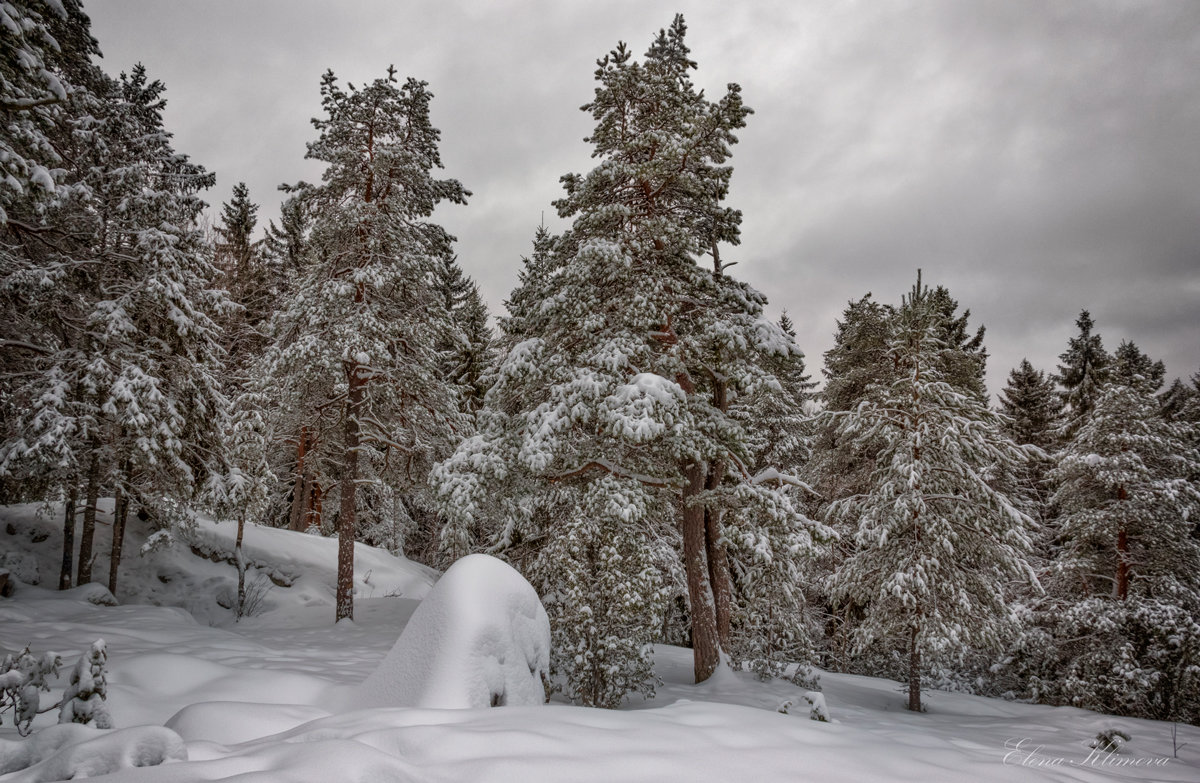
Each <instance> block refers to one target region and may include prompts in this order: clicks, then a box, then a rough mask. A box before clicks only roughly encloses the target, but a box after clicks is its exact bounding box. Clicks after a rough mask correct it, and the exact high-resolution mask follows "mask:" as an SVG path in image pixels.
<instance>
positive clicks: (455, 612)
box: [349, 555, 550, 709]
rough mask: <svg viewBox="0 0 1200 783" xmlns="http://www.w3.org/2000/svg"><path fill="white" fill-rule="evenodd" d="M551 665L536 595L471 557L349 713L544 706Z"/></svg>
mask: <svg viewBox="0 0 1200 783" xmlns="http://www.w3.org/2000/svg"><path fill="white" fill-rule="evenodd" d="M549 665H550V622H549V620H548V619H547V617H546V610H545V609H543V608H542V602H541V601H540V600H539V599H538V595H537V592H536V591H535V590H534V589H533V587H532V586H531V585H530V584H529V582H526V581H525V578H524V577H522V576H521V575H520V574H519V573H517V572H516V571H515V570H514V569H513V568H512V567H511V566H509V565H507V564H506V563H503V562H501V561H500V560H497V559H496V558H494V557H489V556H488V555H468V556H467V557H464V558H462V559H461V560H458V561H457V562H455V563H454V565H452V566H451V567H450V569H449V570H448V571H446V573H445V575H444V576H442V578H441V579H440V580H438V582H437V584H436V585H434V587H433V590H432V591H430V593H429V595H428V596H426V597H425V600H424V601H422V602H421V605H420V606H418V607H417V610H416V611H415V612H413V616H412V619H411V620H409V622H408V625H407V626H405V628H404V631H403V632H402V633H401V634H400V638H399V639H397V640H396V644H395V645H394V646H393V647H392V649H391V651H390V652H388V654H387V655H386V656H385V657H384V659H383V661H382V662H381V663H380V664H379V668H378V669H376V670H375V672H374V673H373V674H372V675H371V676H369V677H368V678H367V679H366V681H365V682H363V684H362V685H361V686H360V687H359V688H358V689H357V690H356V691H355V692H354V694H353V702H352V704H351V705H349V706H352V707H356V708H360V707H426V708H435V709H469V708H474V707H488V706H492V707H497V706H502V705H533V704H542V703H543V702H544V701H545V689H544V687H543V685H542V679H543V677H545V676H546V675H547V674H548V671H549Z"/></svg>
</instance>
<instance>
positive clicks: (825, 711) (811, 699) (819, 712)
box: [804, 691, 829, 723]
mask: <svg viewBox="0 0 1200 783" xmlns="http://www.w3.org/2000/svg"><path fill="white" fill-rule="evenodd" d="M804 700H805V701H806V702H808V708H809V709H808V717H809V718H810V719H811V720H816V721H820V722H821V723H829V707H827V706H826V705H825V694H823V693H818V692H817V691H808V692H807V693H805V694H804Z"/></svg>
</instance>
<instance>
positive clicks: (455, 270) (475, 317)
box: [436, 256, 495, 414]
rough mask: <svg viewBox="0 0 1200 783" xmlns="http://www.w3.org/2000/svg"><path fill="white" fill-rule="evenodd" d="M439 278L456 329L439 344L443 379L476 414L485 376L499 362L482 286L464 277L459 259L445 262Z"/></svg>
mask: <svg viewBox="0 0 1200 783" xmlns="http://www.w3.org/2000/svg"><path fill="white" fill-rule="evenodd" d="M436 279H437V287H438V291H439V292H440V293H441V295H442V300H443V303H444V305H445V307H446V311H447V312H448V313H450V318H451V321H452V323H453V325H454V327H455V328H454V330H453V331H451V332H450V333H448V334H446V335H444V336H443V337H442V339H441V340H439V343H438V350H439V351H440V352H441V354H442V377H443V378H444V379H445V381H446V382H447V383H450V384H453V385H455V386H457V387H458V388H459V393H460V396H461V399H462V407H463V412H464V413H469V414H473V413H474V412H475V411H477V410H479V407H480V406H481V405H482V404H483V395H484V393H485V392H486V391H487V387H486V386H485V385H484V382H483V377H484V375H485V374H486V373H487V371H488V368H489V367H490V366H491V364H492V362H493V361H494V359H495V355H494V354H495V351H494V349H493V348H492V332H491V329H489V328H488V324H487V319H488V312H487V305H485V304H484V303H483V297H482V296H480V294H479V286H478V285H476V284H475V281H474V280H472V279H471V278H469V277H467V276H466V275H465V274H463V271H462V267H460V266H459V265H458V259H457V257H455V256H447V257H446V258H444V259H442V261H441V265H440V266H439V268H438V274H437V278H436Z"/></svg>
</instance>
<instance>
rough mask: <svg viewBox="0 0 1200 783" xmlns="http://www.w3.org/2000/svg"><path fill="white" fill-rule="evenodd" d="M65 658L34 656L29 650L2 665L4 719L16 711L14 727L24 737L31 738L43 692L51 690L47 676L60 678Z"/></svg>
mask: <svg viewBox="0 0 1200 783" xmlns="http://www.w3.org/2000/svg"><path fill="white" fill-rule="evenodd" d="M61 665H62V658H61V657H60V656H59V655H58V654H57V653H52V652H46V653H42V654H41V655H34V654H33V653H32V652H31V651H30V649H29V648H28V647H26V648H25V649H24V650H23V651H21V653H20V654H19V655H17V656H16V657H15V658H14V657H13V656H11V655H7V656H5V657H4V661H3V663H0V716H3V715H4V713H5V712H7V711H8V710H10V709H11V710H12V711H13V724H14V725H15V726H16V727H17V731H18V732H19V733H20V734H21V736H23V737H24V736H28V735H29V731H30V725H31V724H32V723H33V719H34V718H36V717H37V714H38V711H39V709H40V707H41V697H42V691H48V690H50V686H49V685H47V684H46V676H47V675H50V674H53V675H56V676H57V675H58V667H59V666H61Z"/></svg>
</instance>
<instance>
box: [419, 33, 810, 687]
mask: <svg viewBox="0 0 1200 783" xmlns="http://www.w3.org/2000/svg"><path fill="white" fill-rule="evenodd" d="M685 31H686V26H685V25H684V22H683V19H682V17H676V18H675V21H674V22H673V24H672V25H671V27H670V28H669V29H668V30H663V31H660V33H659V35H658V36H657V37H656V38H655V40H654V42H653V43H652V45H651V47H650V49H649V51H648V52H647V54H646V57H645V60H644V62H636V61H634V60H633V58H632V56H631V53H630V51H629V49H628V48H627V47H626V46H625V44H623V43H622V44H618V46H617V48H616V49H614V50H613V51H612V52H611V53H610V54H609V55H607V56H606V57H604V58H603V59H601V60H600V61H599V63H598V69H597V71H596V79H597V81H598V82H599V85H598V86H597V88H596V91H595V95H594V99H593V100H592V102H591V103H589V104H587V105H586V106H585V107H584V108H585V110H587V111H589V112H591V114H592V116H593V118H594V119H595V122H596V125H595V130H594V132H593V134H592V135H591V136H590V137H589V139H588V141H589V142H590V143H591V144H592V145H593V149H594V152H593V156H594V157H595V158H597V159H598V160H599V163H598V164H597V166H596V167H595V168H594V169H593V170H592V171H591V172H589V173H588V174H586V175H580V174H568V175H566V176H564V177H563V178H562V179H563V183H564V186H565V189H566V196H565V197H564V198H563V199H561V200H559V201H558V202H556V206H557V208H558V210H559V214H560V216H562V217H564V218H573V224H572V227H571V229H570V230H569V231H568V232H566V233H564V234H563V235H562V236H560V237H558V238H556V239H555V240H553V241H552V242H548V244H550V245H551V247H547V248H546V252H547V255H546V259H545V260H546V261H547V262H548V266H549V269H548V270H547V273H546V274H541V275H536V276H535V275H529V276H528V277H527V278H526V280H527V285H528V284H530V283H531V284H532V285H533V286H536V289H535V290H536V294H535V295H534V296H530V295H527V292H524V291H519V292H515V293H514V294H513V297H512V299H511V300H510V301H511V302H512V303H514V305H515V308H514V309H515V312H514V314H513V315H514V317H513V319H512V320H511V321H509V322H506V325H505V328H506V329H508V328H510V327H509V324H513V325H514V326H515V331H516V333H517V334H520V335H522V337H523V339H521V341H519V342H516V343H515V344H513V345H512V346H511V347H509V348H508V350H507V352H506V354H505V356H504V357H503V358H502V360H501V362H500V365H499V368H498V370H497V372H496V375H495V379H494V381H495V383H494V385H493V386H492V388H491V389H490V390H489V392H488V395H487V398H486V400H487V402H486V405H485V407H484V409H483V410H482V411H481V412H480V418H479V426H480V432H479V434H478V435H476V436H475V437H473V438H469V439H467V441H465V442H464V443H463V444H462V445H461V446H460V448H459V450H458V452H457V453H456V454H455V456H454V457H453V458H452V459H450V460H448V461H447V462H446V463H444V464H443V465H442V466H441V468H440V471H439V478H440V482H439V483H440V484H441V492H442V496H443V508H444V509H445V512H446V514H447V516H448V520H449V525H448V528H447V530H448V531H453V534H452V535H448V536H447V539H448V546H451V547H455V548H461V547H463V546H464V545H466V544H467V543H468V541H467V539H466V534H468V533H469V531H470V530H471V529H472V526H473V525H476V524H477V523H478V518H479V517H481V516H485V515H487V514H488V512H489V511H492V512H494V513H497V514H499V513H503V514H505V515H509V518H508V519H506V520H504V524H503V526H502V527H501V528H500V532H499V533H498V541H499V543H500V544H501V545H502V546H503V545H506V544H507V543H508V542H511V541H513V539H514V537H515V536H517V535H520V536H522V537H525V536H527V535H529V534H530V533H532V534H534V535H542V536H544V537H545V538H546V542H545V543H544V547H545V548H546V550H552V549H553V548H554V547H555V546H557V545H558V542H557V541H556V539H558V538H559V537H562V536H568V535H578V534H579V533H580V532H587V531H588V530H597V529H598V528H596V527H595V526H592V527H585V528H580V527H573V526H566V525H559V524H554V523H553V519H554V518H553V515H547V517H546V521H547V523H548V524H547V526H546V527H545V528H544V529H541V530H537V531H532V530H531V527H532V525H533V524H534V522H535V520H536V519H537V518H538V509H539V508H540V509H545V508H546V507H547V506H549V505H551V504H552V502H553V501H552V500H551V499H550V498H552V497H553V496H554V493H557V492H559V491H560V488H563V487H567V488H572V489H575V491H577V492H579V493H586V494H587V495H588V496H589V497H595V493H598V492H601V493H603V492H617V491H618V488H620V491H621V492H629V490H628V487H629V486H630V485H631V483H636V484H638V485H641V487H642V489H641V491H642V492H646V493H650V494H651V495H652V496H653V497H655V498H656V499H657V500H656V502H655V503H650V504H634V505H632V506H630V515H628V516H627V518H624V519H622V524H621V525H620V526H616V527H615V528H613V533H619V534H620V535H621V536H622V538H621V539H620V540H617V541H611V540H610V541H608V543H609V544H611V545H613V546H616V547H617V548H618V550H622V551H623V550H626V549H632V548H634V547H635V546H639V545H640V544H638V543H635V542H634V540H633V538H631V537H635V536H638V535H642V532H641V531H644V530H646V529H648V528H652V526H654V520H653V519H646V518H637V517H634V516H632V515H633V514H635V513H636V512H637V509H639V508H647V509H677V513H678V515H679V524H680V529H681V531H682V538H683V541H682V549H683V551H682V553H677V554H675V555H674V558H675V559H676V562H677V563H681V564H682V570H683V571H684V573H686V576H687V585H688V597H689V601H688V604H689V612H690V626H691V636H692V643H693V650H694V664H695V675H696V680H697V681H702V680H704V679H706V678H707V677H709V676H710V675H711V674H712V672H713V671H714V670H715V668H716V667H717V665H718V663H719V659H720V654H721V648H722V642H723V641H724V639H725V638H727V634H728V627H729V626H728V618H729V574H728V566H727V561H726V560H725V538H724V536H723V535H722V532H721V529H720V524H719V518H718V517H717V516H716V515H715V514H712V513H706V511H708V512H711V511H714V510H716V509H718V508H724V507H739V506H746V505H750V504H759V505H761V506H763V507H769V508H770V509H772V510H773V511H774V512H775V514H776V516H775V517H774V518H776V519H780V520H786V523H787V524H786V528H787V531H788V534H789V535H791V536H793V538H792V541H791V543H792V545H794V546H797V547H799V548H805V549H810V548H811V546H812V536H813V535H814V534H820V533H821V532H822V530H821V528H820V526H818V525H816V524H815V523H810V522H809V521H808V520H806V519H805V518H804V517H803V516H802V515H800V514H799V513H798V512H796V510H795V509H794V508H793V507H792V505H791V504H790V502H789V501H788V500H787V499H786V497H785V496H783V493H782V492H780V491H779V490H778V489H775V488H772V487H770V486H768V485H767V484H765V483H757V484H756V483H754V482H753V481H752V477H751V475H750V473H749V467H748V461H749V458H750V456H751V455H750V454H749V453H748V449H747V446H746V444H747V442H748V436H747V434H746V432H745V430H744V429H743V428H742V427H741V426H740V425H739V424H738V423H737V422H736V421H735V420H734V419H733V418H732V417H731V416H730V415H729V414H728V413H727V411H728V406H729V405H730V404H732V403H733V402H735V401H736V399H737V397H738V396H739V395H742V394H750V393H752V392H753V391H754V390H755V388H756V387H758V386H759V385H762V384H768V383H771V381H772V379H771V377H770V374H769V372H768V371H767V370H766V369H764V362H765V360H766V358H767V357H768V356H771V355H773V354H774V355H780V356H782V355H785V354H787V353H789V352H791V351H793V350H794V346H793V344H792V343H791V341H790V339H788V338H787V336H786V335H785V334H783V333H782V332H781V330H780V329H779V328H778V327H777V326H776V325H775V324H772V323H770V322H768V321H765V320H764V319H763V318H762V306H763V304H764V302H765V298H764V297H763V296H762V295H761V294H759V293H758V292H756V291H754V290H753V289H751V288H750V287H749V286H746V285H744V284H741V283H738V282H736V281H734V280H732V279H731V278H729V277H728V276H726V275H725V274H724V273H723V270H724V269H725V268H726V266H727V265H726V264H724V263H723V262H722V261H721V259H720V251H719V245H720V244H721V243H736V241H737V239H738V224H739V223H740V214H739V213H738V212H737V211H735V210H732V209H729V208H727V207H724V206H723V205H722V201H723V199H724V197H725V195H726V193H727V191H728V186H729V177H730V175H731V174H732V169H731V168H730V167H729V166H728V165H726V161H727V159H728V156H729V146H730V145H731V144H733V143H734V142H735V141H736V138H735V136H734V132H735V131H736V130H737V129H738V128H740V127H742V126H743V125H744V124H745V117H746V115H747V114H748V113H749V110H748V109H747V108H746V107H745V106H744V105H743V104H742V101H741V96H740V90H739V88H738V87H737V85H732V84H731V85H730V86H729V89H728V91H727V92H726V93H725V95H724V96H723V97H721V98H720V99H719V100H717V101H715V102H714V101H709V100H708V99H707V98H705V97H704V96H703V95H702V93H701V92H700V91H699V90H697V89H696V87H695V85H694V84H693V83H692V81H691V71H692V70H693V69H694V68H695V67H696V64H695V63H694V62H693V61H692V60H690V59H689V57H688V49H687V47H686V45H685V44H684V35H685ZM705 255H707V256H709V257H710V258H711V262H712V268H711V269H704V268H703V267H702V266H701V265H700V264H698V263H697V259H698V258H700V257H702V256H705ZM727 472H728V473H729V474H730V475H729V478H728V481H726V480H725V478H726V477H725V474H726V473H727ZM509 489H511V490H512V492H513V494H515V495H520V496H523V498H524V499H513V500H509V501H501V502H497V496H500V495H503V494H504V491H507V490H509ZM672 496H673V497H672ZM595 502H596V503H600V501H599V499H596V500H595ZM676 504H678V505H676ZM726 533H727V534H728V535H729V536H730V537H732V536H735V535H739V533H738V532H737V531H735V530H729V531H726ZM592 543H593V544H601V543H603V542H601V541H596V542H592ZM801 544H803V546H802V545H801ZM576 545H577V546H583V545H584V542H579V543H577V544H576ZM543 551H545V550H543ZM543 562H545V561H543ZM596 567H597V568H614V569H620V571H619V572H618V573H614V574H612V575H603V576H601V575H599V574H597V575H596V576H595V578H597V579H601V578H602V579H603V580H605V581H606V582H608V583H610V584H615V583H617V582H620V583H621V584H623V585H625V586H626V589H627V590H628V591H630V592H631V593H633V594H634V597H635V598H637V599H638V600H640V601H641V602H642V603H643V604H647V605H649V604H652V602H653V600H654V599H653V596H652V592H653V591H651V592H647V591H650V585H649V583H647V582H645V581H644V580H643V579H642V576H641V575H642V574H643V573H644V571H643V569H642V568H641V567H640V566H638V565H637V564H635V563H633V562H631V561H630V560H626V559H615V558H614V559H607V560H603V561H598V562H597V565H596ZM548 588H549V589H550V590H551V591H552V590H553V587H552V586H548ZM618 595H619V594H618ZM604 598H605V600H608V601H610V602H611V601H613V600H614V599H615V596H606V597H604ZM633 603H636V601H635V602H633ZM629 605H632V604H629ZM560 606H561V605H560ZM612 609H613V611H621V609H620V607H618V606H617V605H615V604H614V605H613V606H612ZM564 610H565V612H564V613H559V614H557V616H555V617H554V618H553V622H556V623H559V624H572V623H578V622H580V621H581V618H580V617H577V616H575V615H573V614H570V613H569V612H570V611H571V610H572V607H570V606H565V607H564ZM593 610H594V607H593ZM565 663H566V664H567V665H568V666H569V665H572V662H570V661H567V662H565ZM613 665H616V666H621V667H623V670H624V671H626V672H633V671H634V670H635V669H636V667H639V666H641V665H642V662H641V660H640V658H636V657H634V658H628V657H627V658H624V659H623V660H622V661H621V662H619V663H618V662H616V661H614V662H613ZM624 667H627V668H624ZM633 678H634V675H630V676H629V677H626V678H624V681H626V682H629V681H632V679H633Z"/></svg>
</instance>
